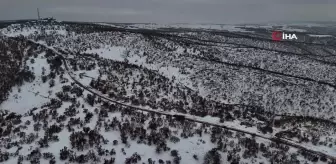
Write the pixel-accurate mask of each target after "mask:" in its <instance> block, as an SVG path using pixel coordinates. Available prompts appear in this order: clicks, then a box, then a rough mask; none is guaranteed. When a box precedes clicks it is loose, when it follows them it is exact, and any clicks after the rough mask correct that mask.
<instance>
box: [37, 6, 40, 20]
mask: <svg viewBox="0 0 336 164" xmlns="http://www.w3.org/2000/svg"><path fill="white" fill-rule="evenodd" d="M37 19H38V20H40V19H41V18H40V10H39V8H37Z"/></svg>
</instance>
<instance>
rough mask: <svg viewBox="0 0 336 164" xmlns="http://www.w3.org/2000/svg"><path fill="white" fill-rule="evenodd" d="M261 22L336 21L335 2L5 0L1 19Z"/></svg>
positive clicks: (332, 0) (308, 0)
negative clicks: (37, 9)
mask: <svg viewBox="0 0 336 164" xmlns="http://www.w3.org/2000/svg"><path fill="white" fill-rule="evenodd" d="M37 7H38V8H40V13H41V16H42V17H47V16H48V17H49V16H53V17H54V18H56V19H59V20H72V21H95V22H124V23H126V22H138V23H141V22H144V23H145V22H154V23H224V24H232V23H258V22H270V21H272V22H277V21H293V22H295V21H335V20H336V0H0V20H12V19H28V18H36V17H37V14H36V8H37Z"/></svg>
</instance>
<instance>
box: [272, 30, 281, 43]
mask: <svg viewBox="0 0 336 164" xmlns="http://www.w3.org/2000/svg"><path fill="white" fill-rule="evenodd" d="M272 40H274V41H280V40H282V32H281V31H273V32H272Z"/></svg>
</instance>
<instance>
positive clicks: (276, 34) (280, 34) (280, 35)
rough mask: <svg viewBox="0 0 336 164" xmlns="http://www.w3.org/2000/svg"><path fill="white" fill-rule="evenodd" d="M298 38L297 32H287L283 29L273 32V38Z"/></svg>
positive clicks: (276, 39)
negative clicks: (282, 30)
mask: <svg viewBox="0 0 336 164" xmlns="http://www.w3.org/2000/svg"><path fill="white" fill-rule="evenodd" d="M293 39H295V40H297V39H298V38H297V36H296V35H295V34H287V33H284V32H281V31H273V32H272V40H274V41H280V40H293Z"/></svg>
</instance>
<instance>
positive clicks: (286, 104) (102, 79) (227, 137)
mask: <svg viewBox="0 0 336 164" xmlns="http://www.w3.org/2000/svg"><path fill="white" fill-rule="evenodd" d="M132 26H133V28H130V27H122V26H120V25H113V26H111V25H110V24H102V23H99V24H87V23H83V24H77V23H69V22H68V23H63V22H56V21H49V22H34V21H32V22H27V23H23V24H14V25H11V26H9V27H7V28H5V29H1V34H2V35H3V36H2V38H1V39H0V40H1V42H0V43H1V44H0V46H1V47H4V48H3V49H0V50H1V51H0V54H1V55H2V56H9V58H8V60H7V61H12V62H3V61H1V62H0V63H1V64H2V65H1V66H2V67H3V68H6V69H4V70H6V71H3V72H4V73H2V74H1V75H3V76H4V77H6V78H5V80H3V81H2V83H0V84H1V85H0V87H1V91H3V93H6V94H4V96H2V95H1V96H2V97H3V99H0V100H3V101H1V104H0V109H1V111H0V125H1V127H0V137H1V138H0V149H1V151H0V162H4V163H29V162H30V163H103V164H110V163H117V164H119V163H151V164H153V163H159V164H163V163H166V164H168V163H174V164H178V163H182V164H184V163H187V164H189V163H195V164H197V163H206V164H210V163H211V164H212V163H272V162H273V163H305V162H306V163H328V162H334V160H335V159H336V153H335V152H336V150H335V149H334V148H333V144H334V143H335V142H336V138H335V137H334V135H335V132H334V129H335V127H336V124H335V123H334V122H335V115H336V114H335V109H336V105H335V101H334V100H335V98H336V97H335V96H336V95H335V87H336V84H335V78H336V74H335V72H336V70H335V69H336V68H335V65H334V61H335V59H334V57H333V56H332V55H335V49H334V47H332V46H328V45H319V44H315V43H314V42H311V43H305V44H299V43H297V44H289V43H279V42H277V43H275V42H273V41H271V40H270V39H269V38H261V37H257V36H259V35H257V34H258V33H260V31H262V30H263V29H262V28H255V29H256V30H255V31H252V32H243V31H241V29H240V28H239V29H240V30H238V27H233V26H230V27H229V26H220V25H218V27H216V29H214V28H209V27H210V25H203V26H202V27H194V26H193V27H190V26H189V25H188V26H187V25H178V26H177V25H176V27H175V26H165V25H160V26H159V25H157V26H155V30H151V28H149V27H147V26H143V25H139V24H138V25H132ZM216 26H217V25H216ZM177 27H179V28H177ZM211 27H214V26H213V25H211ZM163 28H165V30H164V31H162V29H163ZM205 28H206V29H205ZM245 28H246V27H245ZM283 28H286V27H283ZM177 29H178V30H177ZM182 29H189V30H182ZM193 29H198V31H193ZM169 30H171V31H169ZM248 30H251V29H248ZM258 30H259V31H258ZM228 31H230V32H228ZM264 35H267V33H266V34H264ZM260 36H262V35H260ZM322 39H326V40H325V41H326V42H329V41H330V40H327V39H330V38H324V37H323V38H322ZM18 45H20V46H18ZM13 47H14V48H13ZM15 47H20V48H15ZM4 50H5V51H4ZM15 50H16V51H15ZM18 56H20V57H18ZM14 63H15V64H14ZM20 63H21V64H20ZM2 67H1V68H2ZM11 71H13V72H17V73H16V74H17V75H18V76H13V77H12V76H9V73H8V72H11ZM16 74H15V75H16ZM8 84H10V85H8ZM7 93H8V94H7ZM2 97H1V98H2ZM276 115H277V117H275V116H276ZM293 115H295V116H293ZM303 116H309V117H303ZM154 161H155V162H154Z"/></svg>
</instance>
